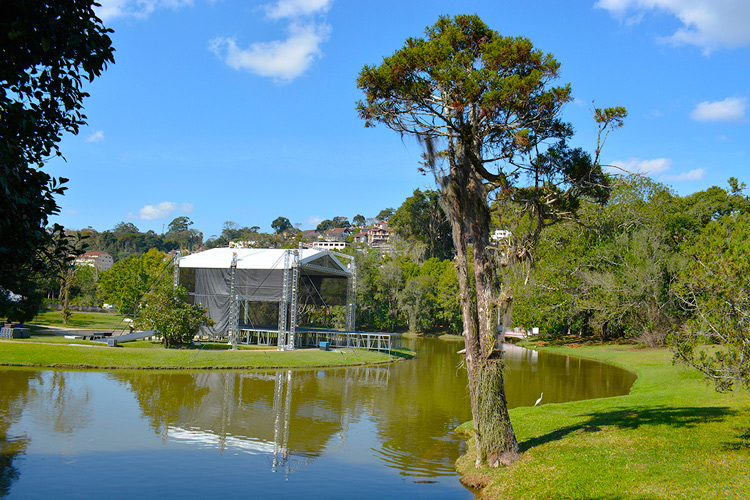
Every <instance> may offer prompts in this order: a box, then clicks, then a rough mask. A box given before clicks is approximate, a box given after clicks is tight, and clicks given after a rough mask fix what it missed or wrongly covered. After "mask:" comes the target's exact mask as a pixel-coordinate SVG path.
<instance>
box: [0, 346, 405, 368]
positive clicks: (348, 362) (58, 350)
mask: <svg viewBox="0 0 750 500" xmlns="http://www.w3.org/2000/svg"><path fill="white" fill-rule="evenodd" d="M32 340H33V339H32ZM126 345H127V344H126ZM407 355H408V353H407ZM393 360H394V357H392V356H389V355H388V354H386V353H382V352H376V351H367V350H364V349H342V350H340V351H339V350H337V351H320V350H318V349H299V350H295V351H275V350H262V351H261V350H257V349H255V350H251V349H245V350H238V351H228V350H218V349H211V348H209V347H206V348H203V349H165V348H163V347H160V346H159V347H154V346H153V345H148V344H147V343H140V344H136V345H135V346H133V347H129V346H128V347H117V348H111V347H106V346H104V345H102V344H101V343H96V342H83V341H80V340H77V341H68V342H54V343H47V342H33V341H32V342H29V341H18V340H12V341H2V342H0V365H4V366H32V367H44V368H92V369H114V368H145V369H212V368H214V369H215V368H221V369H229V368H235V369H237V368H243V369H251V368H313V367H334V366H352V365H365V364H376V363H386V362H389V361H393Z"/></svg>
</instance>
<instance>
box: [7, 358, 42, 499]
mask: <svg viewBox="0 0 750 500" xmlns="http://www.w3.org/2000/svg"><path fill="white" fill-rule="evenodd" d="M36 379H39V372H36V371H23V370H3V371H2V372H0V496H5V495H7V494H8V493H9V492H10V488H11V486H12V484H13V482H14V481H15V480H16V479H18V476H19V472H18V469H16V468H15V467H14V466H13V461H14V460H15V458H16V457H17V456H18V455H21V454H23V453H25V452H26V446H28V444H29V441H30V440H29V439H28V438H25V437H24V438H14V437H13V436H8V429H9V428H10V426H11V424H13V423H15V422H17V421H18V419H19V418H21V413H22V410H23V407H24V406H25V404H26V400H27V396H28V392H29V383H30V382H31V380H36Z"/></svg>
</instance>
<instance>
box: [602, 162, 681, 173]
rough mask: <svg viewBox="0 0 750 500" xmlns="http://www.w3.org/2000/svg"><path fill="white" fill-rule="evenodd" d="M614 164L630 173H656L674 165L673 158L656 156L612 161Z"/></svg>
mask: <svg viewBox="0 0 750 500" xmlns="http://www.w3.org/2000/svg"><path fill="white" fill-rule="evenodd" d="M612 165H614V166H615V167H617V168H618V169H620V170H624V171H625V172H627V173H630V174H646V175H656V174H661V173H663V172H666V171H667V170H669V167H671V166H672V160H670V159H669V158H655V159H653V160H642V159H640V158H630V159H629V160H626V161H616V162H612Z"/></svg>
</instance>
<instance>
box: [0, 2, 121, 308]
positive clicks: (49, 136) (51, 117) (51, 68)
mask: <svg viewBox="0 0 750 500" xmlns="http://www.w3.org/2000/svg"><path fill="white" fill-rule="evenodd" d="M2 9H3V15H2V17H1V18H0V59H1V60H2V64H0V85H2V89H3V92H0V116H1V117H2V119H1V120H0V192H2V196H0V259H1V260H2V263H3V265H2V266H0V315H6V314H9V313H10V314H14V315H17V314H21V312H20V311H21V310H27V311H28V310H30V309H33V305H34V303H36V305H38V302H39V301H38V300H37V298H36V297H35V296H36V295H38V294H36V293H35V291H34V287H35V281H36V280H37V279H38V278H39V277H41V276H42V275H44V274H45V272H46V271H48V270H49V264H50V262H55V263H58V262H59V263H64V261H65V260H66V255H67V254H68V253H69V251H70V249H69V248H68V247H67V245H66V243H67V240H66V239H65V238H64V237H62V236H63V232H62V231H63V229H62V227H60V226H59V225H57V224H55V225H54V226H53V227H52V228H51V231H49V232H48V231H47V230H46V226H47V223H48V218H49V216H51V215H54V214H57V213H58V212H59V206H58V205H57V201H56V200H55V197H57V196H60V195H62V194H63V193H64V191H65V187H64V183H65V182H66V181H67V179H64V178H59V179H55V178H52V177H51V176H50V175H49V174H47V173H45V172H43V171H42V170H41V167H42V165H43V163H44V162H45V161H46V160H47V159H48V158H49V157H50V156H53V155H58V156H60V155H61V152H60V150H59V148H58V144H59V142H60V140H61V138H62V135H63V133H65V132H69V133H72V134H76V133H78V130H79V127H80V126H81V125H84V124H85V123H86V121H85V119H86V117H85V116H84V115H83V113H82V109H83V107H82V103H83V99H84V98H85V97H87V96H88V94H87V93H86V92H84V91H83V88H82V87H83V83H84V81H85V80H88V81H92V80H93V79H94V78H95V77H98V76H99V75H101V72H102V71H103V70H104V68H105V67H106V66H107V64H109V63H112V62H114V59H113V52H114V49H113V48H112V44H111V40H110V38H109V35H108V33H110V32H111V30H109V29H107V28H105V27H104V26H103V25H102V23H101V20H99V19H98V18H97V17H96V15H95V14H94V11H93V7H92V2H91V1H90V0H68V1H65V2H45V1H40V0H8V1H4V2H3V4H2ZM62 265H64V264H62ZM9 292H14V293H16V294H18V295H19V296H21V297H22V298H21V299H19V300H9Z"/></svg>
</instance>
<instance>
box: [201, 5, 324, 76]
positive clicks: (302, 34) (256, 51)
mask: <svg viewBox="0 0 750 500" xmlns="http://www.w3.org/2000/svg"><path fill="white" fill-rule="evenodd" d="M332 3H333V0H278V1H276V2H275V3H268V4H265V5H263V6H262V8H263V10H264V11H265V12H266V17H267V18H268V19H270V20H279V19H287V20H289V24H288V25H287V27H286V32H287V37H286V39H284V40H274V41H270V42H255V43H252V44H251V45H250V46H249V47H248V48H240V47H238V46H237V40H236V39H235V38H229V37H217V38H214V39H213V40H211V41H210V42H209V49H210V50H211V51H212V52H213V53H214V54H216V55H217V56H218V57H219V58H220V59H222V60H223V61H224V62H225V63H226V64H227V65H229V66H230V67H231V68H233V69H236V70H246V71H249V72H251V73H254V74H256V75H260V76H265V77H270V78H274V79H276V80H281V81H287V82H288V81H291V80H293V79H295V78H297V77H298V76H300V75H301V74H303V73H304V72H305V71H307V69H308V68H310V66H312V64H313V63H314V62H315V60H316V59H318V58H320V57H321V56H322V52H321V50H320V46H321V45H322V44H323V42H325V41H326V40H327V39H328V36H329V35H330V33H331V27H330V26H329V25H328V24H327V23H326V22H325V19H317V20H313V17H314V16H316V15H323V14H325V13H326V12H328V9H330V8H331V4H332Z"/></svg>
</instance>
